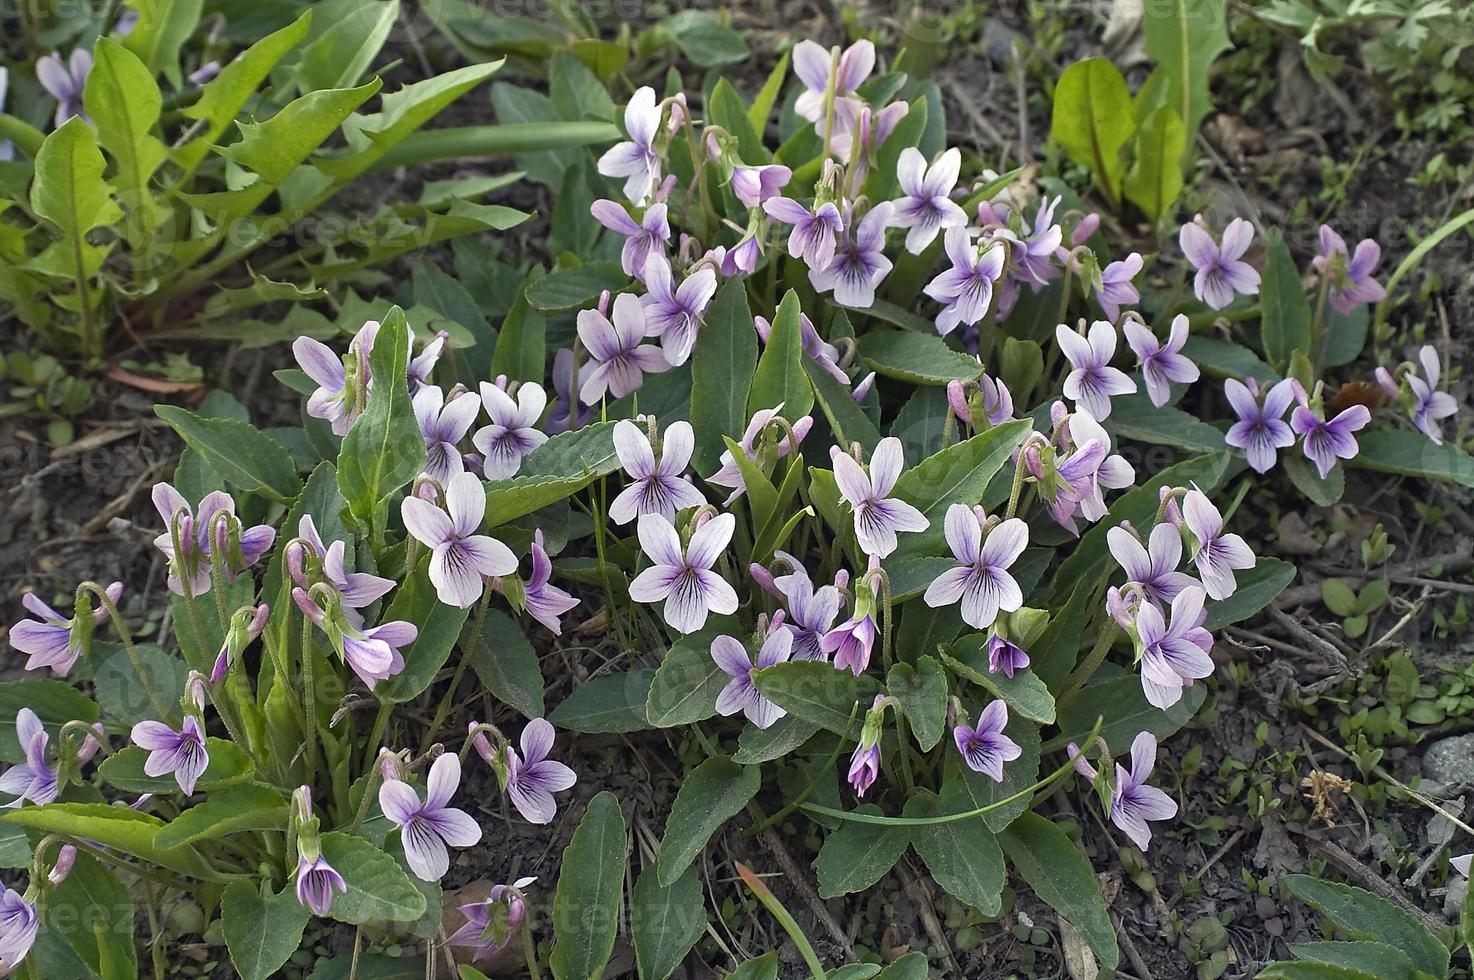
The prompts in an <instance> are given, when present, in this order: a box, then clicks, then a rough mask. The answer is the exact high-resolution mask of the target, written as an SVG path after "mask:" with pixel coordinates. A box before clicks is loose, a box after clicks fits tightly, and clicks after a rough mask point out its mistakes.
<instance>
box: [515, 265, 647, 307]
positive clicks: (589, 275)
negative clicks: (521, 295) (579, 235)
mask: <svg viewBox="0 0 1474 980" xmlns="http://www.w3.org/2000/svg"><path fill="white" fill-rule="evenodd" d="M629 284H630V277H629V276H627V275H625V274H624V270H623V269H622V268H620V265H619V263H618V262H609V261H598V262H585V263H584V264H583V265H575V266H572V267H571V268H567V269H554V270H553V271H552V272H549V273H548V274H547V275H545V276H543V277H542V278H541V279H539V280H537V281H536V282H534V283H531V284H529V285H528V287H527V302H529V303H531V304H532V308H533V309H535V310H537V311H538V312H539V313H561V312H562V311H564V310H572V309H585V308H589V307H592V306H593V305H594V303H595V301H597V300H598V298H599V294H600V293H602V292H603V291H604V290H606V289H607V290H609V291H610V292H611V293H618V292H622V291H623V290H624V288H625V287H626V286H628V285H629Z"/></svg>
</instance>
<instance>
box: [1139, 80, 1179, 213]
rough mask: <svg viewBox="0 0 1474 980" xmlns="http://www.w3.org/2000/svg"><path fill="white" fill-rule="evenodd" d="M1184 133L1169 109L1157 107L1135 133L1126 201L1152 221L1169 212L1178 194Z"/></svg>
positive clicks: (1176, 113)
mask: <svg viewBox="0 0 1474 980" xmlns="http://www.w3.org/2000/svg"><path fill="white" fill-rule="evenodd" d="M1186 152H1187V130H1186V128H1184V126H1183V124H1182V116H1181V115H1180V114H1178V112H1177V110H1175V109H1173V108H1172V107H1171V106H1169V105H1163V106H1158V107H1157V109H1156V111H1155V112H1153V113H1152V114H1151V115H1150V116H1147V117H1146V121H1145V122H1143V123H1142V124H1141V128H1140V129H1139V130H1137V132H1136V156H1135V159H1133V160H1132V161H1131V169H1130V170H1128V171H1127V172H1126V180H1125V183H1124V185H1123V189H1124V190H1125V192H1126V200H1128V201H1130V202H1131V203H1132V204H1135V205H1136V206H1137V207H1138V208H1141V211H1142V213H1143V214H1145V215H1146V216H1147V217H1148V218H1150V219H1151V220H1153V221H1156V220H1157V219H1158V218H1160V217H1161V216H1162V215H1164V214H1167V213H1169V212H1170V210H1171V208H1172V205H1173V204H1175V203H1176V201H1177V197H1178V195H1179V194H1181V193H1182V158H1183V156H1184V154H1186Z"/></svg>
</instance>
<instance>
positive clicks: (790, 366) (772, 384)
mask: <svg viewBox="0 0 1474 980" xmlns="http://www.w3.org/2000/svg"><path fill="white" fill-rule="evenodd" d="M799 316H800V310H799V304H798V293H796V292H794V291H793V290H791V289H790V290H789V291H788V292H787V293H786V294H784V296H783V302H781V303H779V304H778V312H777V313H776V314H774V316H773V332H772V333H771V334H770V335H769V336H768V343H767V346H766V347H764V348H763V353H762V356H761V357H760V358H758V362H757V373H756V374H754V375H753V378H752V389H751V390H750V391H749V392H748V395H747V413H748V414H749V415H751V414H753V413H754V412H756V411H758V410H759V409H763V408H776V407H777V406H779V405H782V406H783V412H782V414H783V417H784V418H786V419H788V420H789V421H790V422H793V421H796V420H797V419H799V418H801V417H803V416H804V415H807V414H808V413H809V409H810V408H812V407H813V405H814V390H813V387H812V386H810V384H809V379H808V378H807V377H806V376H805V374H804V365H803V356H804V354H803V331H802V328H801V326H800V323H799Z"/></svg>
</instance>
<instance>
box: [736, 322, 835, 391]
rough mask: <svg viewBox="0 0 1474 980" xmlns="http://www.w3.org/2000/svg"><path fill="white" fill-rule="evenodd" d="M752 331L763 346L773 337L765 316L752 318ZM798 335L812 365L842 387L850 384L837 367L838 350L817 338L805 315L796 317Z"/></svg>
mask: <svg viewBox="0 0 1474 980" xmlns="http://www.w3.org/2000/svg"><path fill="white" fill-rule="evenodd" d="M752 326H753V329H754V330H756V331H757V336H758V339H759V340H761V341H762V342H763V346H764V347H766V346H767V345H768V340H769V338H771V337H772V336H773V325H772V324H771V323H769V322H768V318H767V317H765V316H755V317H753V318H752ZM798 326H799V335H800V338H801V345H802V347H803V352H804V354H805V355H806V356H808V357H811V358H813V359H814V363H816V364H818V365H819V366H820V367H821V368H823V369H824V370H825V371H826V372H827V373H828V374H829V376H830V377H832V378H833V379H834V380H835V381H838V382H839V383H840V384H842V385H848V384H849V383H850V376H849V375H848V374H845V372H844V369H843V368H841V367H840V366H839V359H840V354H839V348H838V347H835V346H834V345H833V344H831V343H827V342H826V341H825V340H824V338H823V337H820V336H819V331H818V330H817V329H816V328H815V327H814V321H813V320H810V319H809V317H808V314H807V313H800V314H799V315H798Z"/></svg>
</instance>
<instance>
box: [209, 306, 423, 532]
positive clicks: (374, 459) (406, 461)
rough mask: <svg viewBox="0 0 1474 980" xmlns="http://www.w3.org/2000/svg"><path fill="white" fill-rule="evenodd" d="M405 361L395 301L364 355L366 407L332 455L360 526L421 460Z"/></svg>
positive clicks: (405, 342)
mask: <svg viewBox="0 0 1474 980" xmlns="http://www.w3.org/2000/svg"><path fill="white" fill-rule="evenodd" d="M408 363H409V324H408V323H407V322H406V320H405V317H404V311H403V310H401V309H400V308H399V307H397V306H396V307H393V308H391V309H390V310H389V312H388V313H387V314H386V315H385V317H384V319H383V322H382V323H381V325H380V327H379V332H378V335H377V337H376V339H375V341H374V349H373V351H372V352H371V353H370V355H369V370H370V372H371V373H372V375H373V379H374V384H373V388H372V389H371V390H370V392H369V396H368V406H367V407H366V408H365V409H364V410H363V414H362V415H360V416H359V417H358V420H357V421H356V422H354V423H353V428H351V429H349V430H348V434H347V435H345V436H344V437H343V448H342V451H341V452H340V453H339V455H338V489H339V490H340V491H342V494H343V499H344V500H345V501H347V502H348V509H349V511H350V512H351V513H352V514H353V517H354V520H355V521H356V522H357V524H358V526H359V528H361V529H364V530H367V529H369V528H372V527H374V526H375V515H376V514H378V512H379V509H380V508H381V507H382V506H383V502H384V501H385V500H386V498H387V497H388V496H389V495H390V494H392V493H394V492H395V491H396V490H398V489H399V488H400V487H402V486H404V485H405V484H407V483H409V481H411V480H413V479H414V477H415V474H416V473H418V472H420V470H421V468H423V467H424V465H425V439H424V437H423V436H422V435H421V434H420V426H419V423H417V422H416V421H415V413H414V409H413V408H412V407H411V405H410V397H409V387H408V384H407V382H406V381H405V367H406V365H408ZM222 472H223V471H222Z"/></svg>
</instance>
